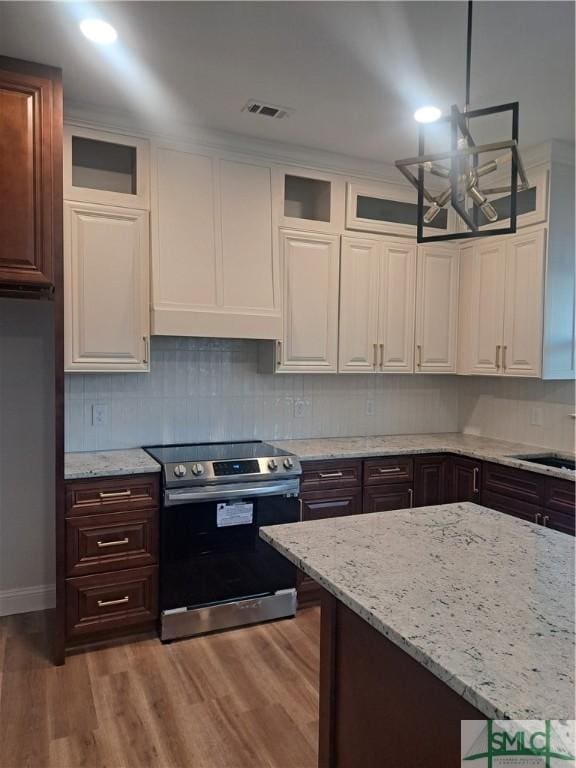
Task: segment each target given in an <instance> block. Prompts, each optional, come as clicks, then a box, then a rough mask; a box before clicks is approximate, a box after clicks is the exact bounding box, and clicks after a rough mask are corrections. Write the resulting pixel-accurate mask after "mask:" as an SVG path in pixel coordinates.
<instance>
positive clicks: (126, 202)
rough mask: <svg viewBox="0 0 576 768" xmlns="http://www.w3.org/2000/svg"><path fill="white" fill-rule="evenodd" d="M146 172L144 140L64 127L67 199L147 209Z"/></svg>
mask: <svg viewBox="0 0 576 768" xmlns="http://www.w3.org/2000/svg"><path fill="white" fill-rule="evenodd" d="M148 173H149V171H148V142H147V141H146V140H145V139H137V138H134V137H131V136H125V135H123V134H115V133H108V132H104V131H97V130H93V129H91V128H82V127H78V126H72V125H67V126H65V131H64V198H65V199H66V200H73V201H76V202H87V203H102V204H104V205H119V206H122V207H126V208H134V209H147V208H148V206H149V194H148V187H149V184H148Z"/></svg>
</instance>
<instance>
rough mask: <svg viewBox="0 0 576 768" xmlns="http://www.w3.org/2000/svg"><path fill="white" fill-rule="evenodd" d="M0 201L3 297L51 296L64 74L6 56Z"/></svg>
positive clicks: (0, 76) (0, 112)
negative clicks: (42, 294)
mask: <svg viewBox="0 0 576 768" xmlns="http://www.w3.org/2000/svg"><path fill="white" fill-rule="evenodd" d="M0 203H1V204H0V292H1V293H2V294H4V295H7V294H10V295H11V294H12V293H16V294H18V295H22V296H26V295H30V294H32V295H38V294H39V293H40V294H41V293H42V292H50V291H51V290H52V289H53V288H54V285H55V283H57V274H58V269H59V267H60V264H61V261H62V87H61V73H60V70H58V69H55V68H53V67H46V66H43V65H40V64H31V63H30V62H26V61H19V60H16V59H10V58H7V57H4V56H0Z"/></svg>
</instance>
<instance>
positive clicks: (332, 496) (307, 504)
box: [300, 488, 362, 520]
mask: <svg viewBox="0 0 576 768" xmlns="http://www.w3.org/2000/svg"><path fill="white" fill-rule="evenodd" d="M300 499H301V501H302V520H324V519H325V518H327V517H343V516H344V515H356V514H358V513H359V512H361V511H362V490H361V489H360V488H355V489H353V490H350V491H342V490H340V489H335V490H327V489H324V490H322V491H308V492H307V493H303V494H301V496H300Z"/></svg>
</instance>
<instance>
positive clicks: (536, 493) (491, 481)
mask: <svg viewBox="0 0 576 768" xmlns="http://www.w3.org/2000/svg"><path fill="white" fill-rule="evenodd" d="M485 491H486V492H489V493H496V494H499V495H501V496H511V497H512V498H514V499H517V500H519V501H525V502H527V503H528V504H535V505H537V506H540V505H542V503H543V501H544V477H543V476H542V475H537V474H535V473H534V472H524V471H523V470H521V469H514V468H512V467H504V466H502V465H500V464H490V463H488V462H487V463H485V464H484V466H483V471H482V493H484V492H485ZM482 503H485V502H484V501H482ZM487 506H490V505H489V504H488V505H487Z"/></svg>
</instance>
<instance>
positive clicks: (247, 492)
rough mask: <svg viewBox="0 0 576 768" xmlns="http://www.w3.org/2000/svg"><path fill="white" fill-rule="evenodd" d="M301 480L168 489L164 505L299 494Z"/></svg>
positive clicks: (171, 505)
mask: <svg viewBox="0 0 576 768" xmlns="http://www.w3.org/2000/svg"><path fill="white" fill-rule="evenodd" d="M299 490H300V482H299V481H298V480H288V481H285V482H281V483H262V484H261V485H250V484H245V485H234V486H231V487H230V488H226V486H222V485H220V486H218V487H216V488H198V489H196V488H186V489H185V490H176V491H166V492H165V494H164V506H165V507H173V506H175V505H176V504H195V503H196V502H200V501H228V499H242V498H244V499H248V498H252V497H254V496H284V495H286V494H291V495H294V496H297V495H298V491H299Z"/></svg>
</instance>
